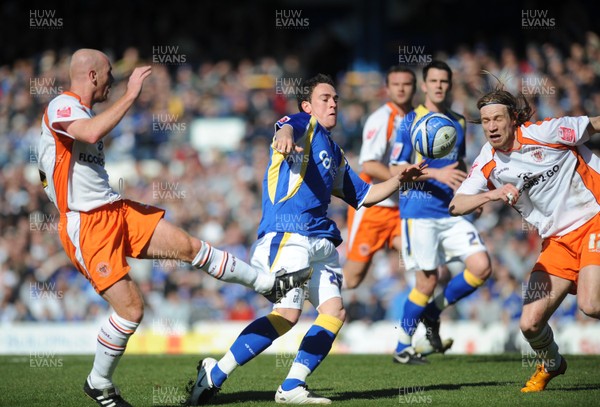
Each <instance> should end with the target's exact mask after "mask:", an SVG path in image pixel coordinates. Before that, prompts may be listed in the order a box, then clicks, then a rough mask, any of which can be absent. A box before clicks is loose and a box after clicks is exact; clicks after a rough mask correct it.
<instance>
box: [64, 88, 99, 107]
mask: <svg viewBox="0 0 600 407" xmlns="http://www.w3.org/2000/svg"><path fill="white" fill-rule="evenodd" d="M62 94H63V95H67V96H72V97H74V98H75V99H77V100H78V101H79V103H81V104H82V105H83V106H85V107H87V108H88V109H91V108H92V107H91V106H88V105H86V104H85V103H83V102H82V101H81V96H79V95H78V94H77V93H74V92H71V91H69V90H67V91H65V92H63V93H62Z"/></svg>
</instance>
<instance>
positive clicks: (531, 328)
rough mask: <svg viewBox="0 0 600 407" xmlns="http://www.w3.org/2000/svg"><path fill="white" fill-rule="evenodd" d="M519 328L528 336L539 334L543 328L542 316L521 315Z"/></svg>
mask: <svg viewBox="0 0 600 407" xmlns="http://www.w3.org/2000/svg"><path fill="white" fill-rule="evenodd" d="M519 328H520V329H521V332H522V333H523V335H524V336H525V337H527V338H529V337H532V336H535V335H537V334H538V333H539V332H540V331H541V329H542V328H543V324H542V321H541V319H540V318H537V317H536V316H535V315H525V314H523V315H521V320H520V321H519Z"/></svg>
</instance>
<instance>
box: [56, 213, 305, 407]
mask: <svg viewBox="0 0 600 407" xmlns="http://www.w3.org/2000/svg"><path fill="white" fill-rule="evenodd" d="M114 212H115V213H111V211H110V210H105V211H99V212H95V213H93V214H80V222H81V223H82V225H83V226H85V225H86V224H88V223H93V224H101V222H102V220H103V219H104V220H106V219H107V218H110V219H111V220H112V221H111V223H110V224H111V225H113V226H114V224H117V225H120V226H121V228H114V227H110V228H109V229H108V230H106V231H105V232H106V235H102V233H101V232H103V231H102V230H99V229H98V228H96V229H95V233H94V239H100V237H99V236H101V235H102V236H103V237H106V239H105V241H108V242H112V243H114V244H106V245H103V246H102V245H92V246H90V247H89V249H90V250H86V251H84V252H83V253H84V254H83V255H85V260H87V262H85V261H84V264H98V266H97V267H95V268H91V269H90V270H88V275H89V278H90V281H91V282H92V284H93V285H94V287H95V288H96V289H97V291H98V292H99V293H100V294H101V296H102V298H104V299H105V300H106V301H107V302H108V303H109V304H110V305H111V307H112V308H113V310H114V312H113V314H112V315H111V316H110V317H109V318H108V320H107V321H105V323H104V324H103V325H102V327H101V328H100V331H99V333H98V337H97V347H96V356H95V358H94V363H93V367H92V371H91V372H90V374H89V375H88V377H87V379H86V381H85V383H84V388H83V390H84V392H85V394H86V395H88V396H89V397H90V398H92V399H93V400H94V401H96V402H97V403H98V404H99V405H102V406H114V407H127V406H130V404H129V403H127V402H126V401H125V400H124V399H123V398H122V397H121V395H120V391H119V389H118V388H117V387H116V386H115V385H114V384H113V381H112V376H113V373H114V371H115V369H116V367H117V365H118V363H119V360H120V359H121V356H122V355H123V353H124V352H125V348H126V346H127V342H128V341H129V338H130V337H131V335H133V334H134V333H135V331H136V329H137V327H138V325H139V324H140V322H141V320H142V317H143V313H144V305H143V298H142V295H141V293H140V291H139V289H138V287H137V285H136V284H135V282H133V280H131V278H130V277H129V275H128V274H127V273H128V271H129V266H127V263H126V260H125V257H126V256H129V257H135V258H147V259H151V258H158V257H159V256H160V254H161V253H172V254H173V255H174V256H176V257H177V260H182V261H186V262H189V263H191V264H192V265H193V266H194V267H196V268H200V269H202V270H204V271H206V272H207V273H208V274H210V275H211V276H213V277H215V278H218V279H220V280H222V281H227V282H234V283H239V284H242V285H245V286H247V287H250V288H253V289H255V290H257V291H258V292H260V293H262V294H263V295H265V297H267V298H269V299H271V300H272V301H277V300H279V299H280V298H282V297H283V295H285V293H287V292H288V291H289V290H291V289H292V288H294V287H298V286H300V285H302V284H303V283H304V282H305V281H306V279H307V278H309V277H310V270H299V271H297V272H293V273H285V270H283V271H279V272H278V273H272V274H269V273H264V272H258V271H257V270H256V269H254V268H252V267H251V266H249V265H248V264H246V263H244V262H242V261H239V260H237V259H236V258H235V257H234V256H232V255H230V254H229V253H227V252H223V251H221V250H218V249H215V248H213V247H211V246H210V245H209V244H208V243H205V242H202V241H200V240H198V239H195V238H193V237H191V236H189V235H188V234H187V233H185V232H184V231H183V230H181V229H179V228H178V227H176V226H174V225H172V224H170V223H169V222H167V221H165V220H164V219H162V216H163V214H164V211H162V210H160V209H157V208H153V207H151V206H144V205H141V204H138V203H135V202H131V201H126V202H123V203H121V204H119V208H118V209H116V210H115V211H114ZM113 222H114V223H113ZM155 225H156V226H155ZM62 230H67V228H66V227H64V228H62ZM117 230H120V231H123V230H125V231H126V232H127V233H117V234H114V232H115V231H117ZM123 235H127V236H128V238H129V239H130V241H129V242H127V243H126V244H119V243H122V242H121V240H120V239H122V238H123ZM94 239H91V240H94ZM148 239H149V240H148ZM146 242H147V243H146ZM92 243H93V242H92ZM92 247H94V248H95V252H93V251H91V248H92ZM66 248H67V252H68V253H72V254H74V256H77V254H76V253H77V250H76V248H75V247H72V249H73V250H70V249H71V247H70V246H69V245H67V246H66ZM98 259H107V261H104V262H99V263H98ZM76 264H79V263H76ZM115 280H116V281H115Z"/></svg>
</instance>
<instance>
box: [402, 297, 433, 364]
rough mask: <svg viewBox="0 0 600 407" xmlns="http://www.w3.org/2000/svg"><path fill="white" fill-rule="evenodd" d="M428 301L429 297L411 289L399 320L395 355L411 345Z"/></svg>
mask: <svg viewBox="0 0 600 407" xmlns="http://www.w3.org/2000/svg"><path fill="white" fill-rule="evenodd" d="M427 301H429V297H428V296H427V295H426V294H423V293H421V292H419V291H418V290H417V289H416V288H413V289H412V291H411V292H410V294H409V295H408V298H407V299H406V302H405V303H404V316H403V318H402V319H401V320H400V330H401V332H400V335H399V339H398V345H397V346H396V353H400V352H402V351H403V350H404V349H405V348H407V347H409V346H410V345H411V341H412V336H413V335H414V333H415V330H416V329H417V326H418V325H419V321H420V320H421V314H422V313H423V310H425V306H426V305H427Z"/></svg>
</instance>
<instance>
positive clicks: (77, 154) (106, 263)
mask: <svg viewBox="0 0 600 407" xmlns="http://www.w3.org/2000/svg"><path fill="white" fill-rule="evenodd" d="M92 117H94V112H93V111H92V109H91V108H90V107H87V106H84V105H83V104H82V103H81V99H80V98H79V96H78V95H76V94H74V93H71V92H65V93H63V94H61V95H59V96H57V97H56V98H54V99H53V100H52V101H51V102H50V103H49V105H48V108H47V109H46V111H45V112H44V117H43V121H42V134H41V138H40V141H39V147H38V167H39V170H40V177H41V180H42V184H43V186H44V190H45V192H46V194H47V195H48V198H50V200H51V201H52V202H53V203H54V205H55V206H56V208H57V209H58V211H59V213H60V223H59V232H60V240H61V242H62V245H63V248H64V249H65V252H66V253H67V255H68V256H69V258H70V259H71V261H72V262H73V264H74V265H75V266H76V267H77V269H78V270H79V271H80V272H81V273H82V274H83V275H84V276H85V277H86V278H87V279H88V280H89V281H90V282H91V283H92V285H93V287H94V289H95V290H96V291H97V292H102V291H104V290H105V289H107V288H108V287H110V286H111V285H112V284H114V283H115V282H117V281H118V280H120V279H121V278H122V277H123V276H124V275H125V274H127V273H128V272H129V266H128V265H127V261H126V257H127V256H129V257H138V256H139V255H140V253H141V252H142V250H143V249H144V247H145V246H146V245H147V244H148V242H149V241H150V238H151V237H152V234H153V233H154V229H155V227H156V225H157V224H158V222H159V220H160V219H161V218H162V217H163V216H164V211H163V210H162V209H159V208H155V207H152V206H148V205H142V204H140V203H137V202H133V201H129V200H122V199H121V196H120V195H119V194H118V193H117V192H115V191H114V190H113V189H112V188H111V187H110V185H109V183H108V174H107V172H106V170H105V169H104V151H103V150H104V143H103V141H102V140H100V141H98V142H97V143H95V144H90V143H85V142H82V141H78V140H75V138H74V137H72V136H71V135H69V134H68V133H66V132H65V131H64V130H63V128H62V127H61V126H60V123H68V122H72V121H75V120H81V119H91V118H92Z"/></svg>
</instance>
